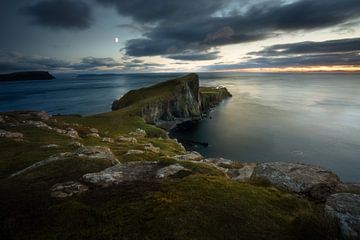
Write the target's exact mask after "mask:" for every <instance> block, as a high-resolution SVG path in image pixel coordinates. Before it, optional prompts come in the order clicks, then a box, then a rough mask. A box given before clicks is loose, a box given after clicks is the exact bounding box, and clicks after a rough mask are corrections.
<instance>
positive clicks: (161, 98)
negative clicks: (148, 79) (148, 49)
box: [112, 74, 231, 128]
mask: <svg viewBox="0 0 360 240" xmlns="http://www.w3.org/2000/svg"><path fill="white" fill-rule="evenodd" d="M229 96H231V95H230V93H229V92H228V91H227V90H226V89H225V88H200V87H199V77H198V75H196V74H189V75H187V76H184V77H181V78H176V79H173V80H169V81H166V82H163V83H160V84H157V85H154V86H151V87H148V88H142V89H138V90H132V91H130V92H128V93H127V94H125V95H124V96H123V97H122V98H121V99H119V100H116V101H114V102H113V104H112V109H113V110H118V109H122V108H126V107H133V106H136V108H137V109H138V114H140V115H141V116H142V117H143V118H144V119H145V121H146V122H148V123H153V124H156V125H159V126H162V127H164V128H171V127H173V126H174V125H176V124H178V123H181V122H184V121H189V120H196V119H200V118H201V115H202V113H205V112H207V111H208V110H209V109H210V108H211V107H214V106H215V105H216V104H218V103H219V102H220V101H222V100H223V99H225V98H226V97H229ZM165 125H167V126H165Z"/></svg>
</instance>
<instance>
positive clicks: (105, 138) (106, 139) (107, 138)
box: [101, 137, 114, 143]
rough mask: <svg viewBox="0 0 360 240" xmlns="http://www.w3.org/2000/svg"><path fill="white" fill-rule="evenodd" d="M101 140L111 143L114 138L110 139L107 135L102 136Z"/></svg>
mask: <svg viewBox="0 0 360 240" xmlns="http://www.w3.org/2000/svg"><path fill="white" fill-rule="evenodd" d="M101 141H102V142H107V143H113V142H114V140H112V139H111V138H109V137H104V138H102V139H101Z"/></svg>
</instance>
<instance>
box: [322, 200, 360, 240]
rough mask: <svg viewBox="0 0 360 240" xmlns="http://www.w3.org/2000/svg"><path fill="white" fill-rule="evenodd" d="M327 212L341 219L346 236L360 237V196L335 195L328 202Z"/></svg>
mask: <svg viewBox="0 0 360 240" xmlns="http://www.w3.org/2000/svg"><path fill="white" fill-rule="evenodd" d="M325 210H326V212H328V213H329V214H330V215H332V216H335V217H336V218H338V219H339V221H340V226H341V230H342V233H343V234H344V235H345V236H347V237H350V238H358V237H360V194H352V193H336V194H333V195H331V196H330V197H328V199H327V200H326V205H325Z"/></svg>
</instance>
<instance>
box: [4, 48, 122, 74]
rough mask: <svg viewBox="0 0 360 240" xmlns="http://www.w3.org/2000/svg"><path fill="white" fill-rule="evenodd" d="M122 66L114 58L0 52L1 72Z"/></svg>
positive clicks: (73, 69) (75, 69) (74, 69)
mask: <svg viewBox="0 0 360 240" xmlns="http://www.w3.org/2000/svg"><path fill="white" fill-rule="evenodd" d="M115 67H119V68H121V67H122V64H121V63H119V62H117V61H115V60H114V59H113V58H95V57H85V58H82V59H81V60H80V62H78V63H71V62H68V61H63V60H59V59H56V58H50V57H42V56H26V55H22V54H19V53H11V52H2V53H0V72H13V71H27V70H47V71H52V70H56V71H77V70H94V69H100V68H115Z"/></svg>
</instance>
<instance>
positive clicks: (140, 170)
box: [82, 162, 160, 187]
mask: <svg viewBox="0 0 360 240" xmlns="http://www.w3.org/2000/svg"><path fill="white" fill-rule="evenodd" d="M159 168H160V166H159V164H158V163H157V162H129V163H124V164H122V163H119V164H117V165H115V166H113V167H110V168H107V169H105V170H103V171H101V172H96V173H87V174H85V175H84V176H83V177H82V180H83V181H84V182H86V183H90V184H94V185H96V186H100V187H108V186H110V185H116V184H119V183H122V182H131V181H144V180H149V179H151V178H155V176H156V171H157V170H158V169H159Z"/></svg>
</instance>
